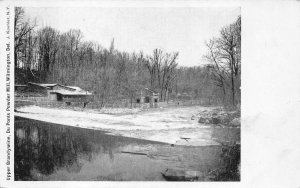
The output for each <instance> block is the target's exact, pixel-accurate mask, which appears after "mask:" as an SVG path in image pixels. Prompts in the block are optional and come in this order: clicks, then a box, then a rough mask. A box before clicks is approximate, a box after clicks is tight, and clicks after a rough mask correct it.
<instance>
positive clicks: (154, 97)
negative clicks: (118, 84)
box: [136, 88, 159, 108]
mask: <svg viewBox="0 0 300 188" xmlns="http://www.w3.org/2000/svg"><path fill="white" fill-rule="evenodd" d="M158 102H159V93H158V92H156V91H154V90H152V89H148V88H144V89H142V90H141V92H140V94H139V97H137V99H136V103H138V104H145V103H149V107H150V108H152V107H157V106H158Z"/></svg>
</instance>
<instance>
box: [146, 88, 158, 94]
mask: <svg viewBox="0 0 300 188" xmlns="http://www.w3.org/2000/svg"><path fill="white" fill-rule="evenodd" d="M145 90H147V91H150V92H151V93H155V94H158V92H156V91H154V90H152V89H149V88H145Z"/></svg>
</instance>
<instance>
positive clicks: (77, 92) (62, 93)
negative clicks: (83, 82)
mask: <svg viewBox="0 0 300 188" xmlns="http://www.w3.org/2000/svg"><path fill="white" fill-rule="evenodd" d="M50 93H59V94H61V95H82V96H84V95H92V93H91V92H88V91H84V90H81V91H68V90H53V91H51V92H50Z"/></svg>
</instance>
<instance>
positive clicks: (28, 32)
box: [14, 7, 35, 68]
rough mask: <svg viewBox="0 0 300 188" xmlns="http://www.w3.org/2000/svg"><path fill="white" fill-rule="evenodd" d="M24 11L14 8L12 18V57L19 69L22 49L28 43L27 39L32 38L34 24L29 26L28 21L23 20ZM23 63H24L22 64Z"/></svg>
mask: <svg viewBox="0 0 300 188" xmlns="http://www.w3.org/2000/svg"><path fill="white" fill-rule="evenodd" d="M24 13H25V12H24V9H23V8H21V7H16V8H15V18H14V28H15V29H14V47H15V50H14V55H15V60H14V64H15V67H16V68H18V67H20V65H19V63H18V62H22V59H21V57H22V55H23V54H22V48H23V49H24V48H25V47H24V45H26V42H27V41H28V37H31V36H32V32H33V29H34V27H35V24H33V25H31V24H30V23H29V20H27V21H25V20H24ZM22 63H24V62H22Z"/></svg>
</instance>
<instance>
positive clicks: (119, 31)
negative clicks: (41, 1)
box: [24, 7, 240, 66]
mask: <svg viewBox="0 0 300 188" xmlns="http://www.w3.org/2000/svg"><path fill="white" fill-rule="evenodd" d="M24 9H25V14H26V16H27V17H28V18H30V19H31V20H33V19H36V23H37V28H41V27H45V26H51V27H53V28H55V29H57V30H59V31H60V32H67V31H68V30H69V29H80V30H81V31H82V33H83V36H84V38H83V40H86V41H94V42H97V43H99V44H100V45H101V46H103V47H105V48H109V46H110V44H111V41H112V39H114V46H115V49H117V50H120V51H126V52H129V53H131V52H139V51H141V50H142V51H143V52H144V53H145V54H149V55H150V54H152V53H153V50H154V49H155V48H161V49H163V50H164V51H166V52H170V53H171V52H179V58H178V64H179V66H198V65H201V64H203V63H205V62H204V60H203V58H202V57H203V55H205V54H206V53H207V48H206V46H205V43H204V42H205V41H207V40H209V39H211V38H213V37H218V36H219V31H220V29H221V28H222V27H224V26H226V25H228V24H231V23H233V22H234V21H235V20H236V19H237V17H238V16H239V15H240V8H239V7H210V8H207V7H206V8H204V7H193V8H189V7H186V8H184V7H179V8H178V7H174V8H171V7H168V8H163V7H160V8H150V7H149V8H148V7H136V8H130V7H120V8H117V7H106V8H105V7H103V8H102V7H96V8H82V7H73V8H72V7H59V8H55V7H51V8H48V7H47V8H42V7H35V8H29V7H27V8H24Z"/></svg>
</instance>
